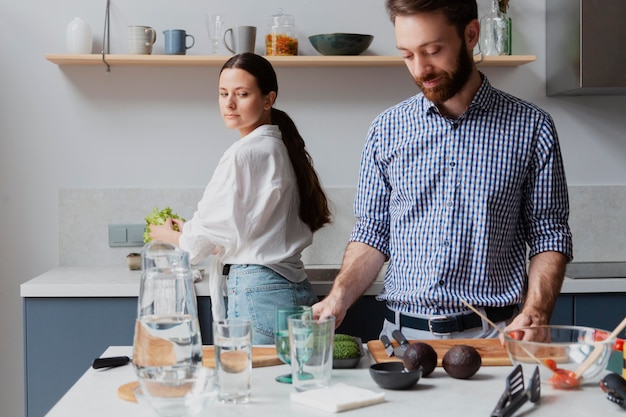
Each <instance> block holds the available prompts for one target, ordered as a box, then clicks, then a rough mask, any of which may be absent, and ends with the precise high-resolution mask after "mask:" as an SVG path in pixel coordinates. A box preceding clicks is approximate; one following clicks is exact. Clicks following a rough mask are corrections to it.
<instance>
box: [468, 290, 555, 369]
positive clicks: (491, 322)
mask: <svg viewBox="0 0 626 417" xmlns="http://www.w3.org/2000/svg"><path fill="white" fill-rule="evenodd" d="M461 302H462V303H463V304H465V306H466V307H467V308H469V309H470V310H472V311H473V312H474V313H476V314H478V316H480V318H482V319H483V320H485V321H486V322H487V323H489V325H490V326H491V327H493V328H494V329H496V330H497V331H498V333H500V334H501V335H502V336H503V337H504V338H505V340H506V338H507V337H508V336H507V335H506V333H504V331H503V330H502V329H501V328H499V327H498V326H496V324H495V323H494V322H493V321H491V320H490V319H489V317H487V315H486V314H483V313H481V312H480V311H479V310H478V309H477V308H475V307H474V306H473V305H471V304H470V303H468V302H467V301H465V300H463V299H461ZM520 347H521V348H522V349H523V350H524V351H525V352H526V354H527V355H528V357H530V358H531V359H533V360H534V361H535V362H537V363H538V364H539V365H543V366H545V367H547V368H548V369H550V368H549V367H548V366H547V365H546V364H545V362H544V361H542V360H540V359H538V358H537V357H536V356H535V355H533V353H532V352H530V351H529V350H528V349H526V348H525V347H524V346H523V345H521V346H520Z"/></svg>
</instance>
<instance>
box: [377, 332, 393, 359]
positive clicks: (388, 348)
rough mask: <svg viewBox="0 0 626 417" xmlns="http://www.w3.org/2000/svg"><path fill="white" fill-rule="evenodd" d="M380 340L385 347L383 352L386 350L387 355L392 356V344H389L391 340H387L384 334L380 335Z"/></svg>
mask: <svg viewBox="0 0 626 417" xmlns="http://www.w3.org/2000/svg"><path fill="white" fill-rule="evenodd" d="M380 341H381V342H382V343H383V346H384V347H385V352H387V355H388V356H389V357H391V356H393V345H392V344H391V340H389V338H388V337H387V335H386V334H384V335H382V336H380Z"/></svg>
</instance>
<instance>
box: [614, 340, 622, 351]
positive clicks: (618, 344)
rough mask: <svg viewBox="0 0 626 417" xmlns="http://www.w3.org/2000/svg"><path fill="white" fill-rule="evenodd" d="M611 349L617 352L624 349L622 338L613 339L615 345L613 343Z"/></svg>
mask: <svg viewBox="0 0 626 417" xmlns="http://www.w3.org/2000/svg"><path fill="white" fill-rule="evenodd" d="M613 350H617V351H618V352H623V351H624V339H617V340H616V341H615V345H613Z"/></svg>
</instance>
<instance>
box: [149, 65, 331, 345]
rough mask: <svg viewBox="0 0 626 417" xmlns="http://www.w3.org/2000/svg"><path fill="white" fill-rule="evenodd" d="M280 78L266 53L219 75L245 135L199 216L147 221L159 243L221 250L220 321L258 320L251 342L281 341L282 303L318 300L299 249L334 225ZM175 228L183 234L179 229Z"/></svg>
mask: <svg viewBox="0 0 626 417" xmlns="http://www.w3.org/2000/svg"><path fill="white" fill-rule="evenodd" d="M277 94H278V82H277V79H276V73H275V72H274V69H273V68H272V65H271V64H270V63H269V61H267V60H266V59H265V58H263V57H261V56H258V55H255V54H252V53H244V54H240V55H235V56H233V57H232V58H231V59H229V60H228V61H227V62H226V63H225V64H224V66H223V67H222V69H221V71H220V77H219V107H220V111H221V114H222V117H223V118H224V123H225V124H226V126H227V127H228V128H230V129H238V130H239V134H240V136H241V138H240V139H239V140H238V141H237V142H236V143H234V144H233V145H232V146H231V147H230V148H229V149H228V150H227V151H226V152H225V153H224V155H223V156H222V158H221V160H220V161H219V163H218V165H217V168H216V169H215V172H214V174H213V178H212V179H211V181H210V182H209V184H208V185H207V187H206V190H205V192H204V195H203V197H202V200H201V201H200V202H199V203H198V209H197V211H196V212H195V214H194V215H193V218H192V219H191V220H190V221H188V222H186V223H183V222H182V221H180V220H176V219H168V220H167V222H166V223H165V224H164V225H162V226H154V225H153V226H150V229H151V230H150V237H151V238H152V239H153V240H158V241H165V242H170V243H174V244H176V245H179V246H180V247H181V248H182V249H184V250H186V251H188V252H189V253H190V257H191V262H192V263H198V262H199V261H200V260H202V259H204V258H205V257H207V256H209V255H211V254H214V255H215V259H214V261H213V264H212V266H211V272H210V287H211V301H212V304H213V318H214V320H217V319H220V318H223V317H224V306H223V297H222V295H223V285H224V276H227V277H228V278H227V279H226V288H227V295H228V317H237V318H249V319H251V320H252V321H253V327H254V329H253V337H252V339H253V340H252V342H253V343H254V344H273V343H274V324H275V323H274V322H275V318H274V309H275V306H289V305H312V304H314V303H315V302H316V301H317V297H316V296H315V294H314V293H313V291H312V287H311V284H310V283H309V281H308V280H307V277H306V274H305V272H304V265H303V263H302V260H301V253H302V250H303V249H304V248H306V247H307V246H309V245H310V244H311V242H312V238H313V233H314V232H315V231H317V230H318V229H320V228H321V227H323V226H324V225H325V224H326V223H329V222H330V211H329V209H328V201H327V199H326V195H325V194H324V191H323V190H322V187H321V185H320V182H319V179H318V177H317V174H316V173H315V170H314V169H313V165H312V161H311V157H310V156H309V154H308V152H307V151H306V149H305V144H304V140H303V139H302V137H301V136H300V134H299V133H298V130H297V129H296V126H295V124H294V122H293V121H292V120H291V118H290V117H289V116H288V115H287V114H286V113H285V112H283V111H281V110H278V109H275V108H274V107H273V106H274V102H275V101H276V96H277ZM174 224H176V225H177V226H178V230H181V231H182V232H178V231H176V230H174Z"/></svg>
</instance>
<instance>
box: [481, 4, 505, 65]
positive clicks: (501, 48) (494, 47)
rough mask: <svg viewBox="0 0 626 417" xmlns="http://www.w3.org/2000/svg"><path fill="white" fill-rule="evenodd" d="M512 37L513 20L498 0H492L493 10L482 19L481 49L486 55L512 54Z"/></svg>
mask: <svg viewBox="0 0 626 417" xmlns="http://www.w3.org/2000/svg"><path fill="white" fill-rule="evenodd" d="M510 37H511V21H510V19H509V17H508V16H507V15H506V14H505V13H502V12H501V11H500V8H499V6H498V0H492V2H491V10H490V11H489V13H487V14H486V15H485V16H484V17H483V18H482V19H481V20H480V51H481V52H482V54H483V55H486V56H495V55H510V54H511V47H510V45H511V43H510Z"/></svg>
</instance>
